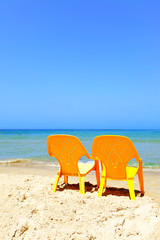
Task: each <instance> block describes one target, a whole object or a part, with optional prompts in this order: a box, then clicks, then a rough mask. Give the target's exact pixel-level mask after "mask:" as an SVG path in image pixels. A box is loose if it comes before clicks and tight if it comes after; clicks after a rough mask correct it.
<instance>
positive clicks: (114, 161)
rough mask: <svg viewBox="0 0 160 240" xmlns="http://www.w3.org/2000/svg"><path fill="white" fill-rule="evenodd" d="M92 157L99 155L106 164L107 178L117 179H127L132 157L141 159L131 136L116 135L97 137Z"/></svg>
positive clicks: (94, 141)
mask: <svg viewBox="0 0 160 240" xmlns="http://www.w3.org/2000/svg"><path fill="white" fill-rule="evenodd" d="M92 157H93V158H96V157H97V158H98V159H100V161H102V163H103V164H104V165H105V167H106V171H107V178H110V179H117V180H123V179H126V167H127V163H128V162H129V161H130V160H131V159H133V158H135V159H136V160H137V161H138V159H139V155H138V153H137V150H136V149H135V147H134V145H133V143H132V141H131V140H130V139H129V138H127V137H123V136H114V135H103V136H98V137H95V138H94V140H93V145H92Z"/></svg>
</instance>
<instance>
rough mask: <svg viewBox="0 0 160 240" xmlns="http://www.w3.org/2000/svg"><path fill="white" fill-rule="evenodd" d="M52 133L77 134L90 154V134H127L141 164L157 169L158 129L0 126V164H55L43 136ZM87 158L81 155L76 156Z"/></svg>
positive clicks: (159, 162)
mask: <svg viewBox="0 0 160 240" xmlns="http://www.w3.org/2000/svg"><path fill="white" fill-rule="evenodd" d="M54 134H68V135H73V136H76V137H78V138H79V139H80V140H81V142H82V143H83V145H84V146H85V148H86V149H87V151H88V153H89V154H90V155H91V152H92V142H93V139H94V137H96V136H99V135H120V136H126V137H129V138H130V139H131V140H132V142H133V144H134V146H135V147H136V149H137V151H138V154H139V156H140V157H141V158H142V160H143V167H144V168H149V169H157V170H159V169H160V130H107V129H102V130H80V129H75V130H69V129H61V130H54V129H48V130H46V129H45V130H43V129H41V130H37V129H36V130H33V129H30V130H15V129H14V130H0V164H2V165H12V164H25V165H30V166H32V165H37V166H49V167H56V166H58V161H57V159H56V158H53V157H50V156H49V155H48V151H47V137H48V136H49V135H54ZM80 161H82V162H88V161H89V160H88V159H87V158H85V157H82V159H80Z"/></svg>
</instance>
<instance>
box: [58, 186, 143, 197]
mask: <svg viewBox="0 0 160 240" xmlns="http://www.w3.org/2000/svg"><path fill="white" fill-rule="evenodd" d="M65 189H70V190H77V191H79V184H78V183H77V184H69V183H68V184H66V185H65V184H64V183H63V184H61V185H59V186H58V187H57V191H60V192H61V191H64V190H65ZM85 191H86V192H91V193H92V192H95V191H96V192H97V194H98V187H97V185H93V184H91V183H90V182H85ZM108 195H115V196H127V197H129V190H128V189H126V188H116V187H107V188H106V189H105V190H104V191H103V194H102V196H108ZM135 195H136V196H138V197H143V196H144V194H141V192H140V191H139V190H135Z"/></svg>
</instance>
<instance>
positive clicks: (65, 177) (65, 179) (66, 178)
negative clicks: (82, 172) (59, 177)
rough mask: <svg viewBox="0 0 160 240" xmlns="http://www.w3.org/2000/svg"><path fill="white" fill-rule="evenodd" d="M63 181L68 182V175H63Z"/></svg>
mask: <svg viewBox="0 0 160 240" xmlns="http://www.w3.org/2000/svg"><path fill="white" fill-rule="evenodd" d="M64 183H65V184H68V176H66V175H64Z"/></svg>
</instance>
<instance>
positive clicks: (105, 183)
mask: <svg viewBox="0 0 160 240" xmlns="http://www.w3.org/2000/svg"><path fill="white" fill-rule="evenodd" d="M106 186H107V178H105V182H104V186H103V189H106Z"/></svg>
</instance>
